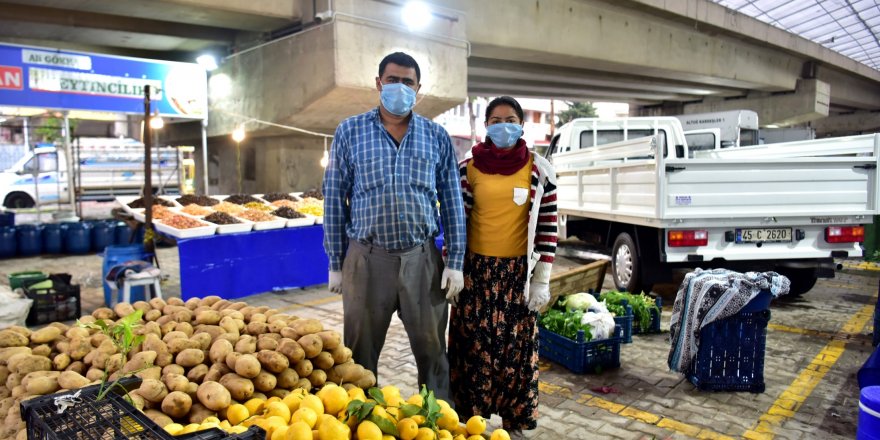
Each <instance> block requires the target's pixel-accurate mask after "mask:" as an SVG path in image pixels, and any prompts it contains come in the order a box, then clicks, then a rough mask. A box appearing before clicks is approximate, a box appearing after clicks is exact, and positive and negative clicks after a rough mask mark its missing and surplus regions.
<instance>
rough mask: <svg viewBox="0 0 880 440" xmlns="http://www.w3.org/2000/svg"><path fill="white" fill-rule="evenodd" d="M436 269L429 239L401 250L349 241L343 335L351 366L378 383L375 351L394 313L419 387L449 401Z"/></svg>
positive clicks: (444, 311) (444, 313) (444, 310)
mask: <svg viewBox="0 0 880 440" xmlns="http://www.w3.org/2000/svg"><path fill="white" fill-rule="evenodd" d="M442 271H443V261H442V259H441V258H440V253H439V252H438V251H437V248H436V247H434V243H433V241H430V240H429V241H427V242H425V243H424V244H423V245H421V246H416V247H414V248H412V249H408V250H406V251H388V250H385V249H383V248H380V247H377V246H371V245H365V244H362V243H359V242H355V241H352V242H350V243H349V245H348V252H347V253H346V254H345V260H344V262H343V264H342V307H343V311H344V313H345V315H344V320H345V330H344V334H345V335H344V337H345V345H346V347H348V348H350V349H351V352H352V357H353V358H354V360H355V362H357V363H359V364H361V365H363V366H364V368H367V369H369V370H371V371H373V373H376V378H377V380H378V377H379V375H378V371H377V366H378V363H379V353H380V352H381V351H382V346H384V345H385V335H386V333H387V332H388V326H389V325H390V324H391V316H392V314H393V313H394V312H395V311H397V312H398V316H400V320H401V321H403V326H404V328H405V329H406V333H407V335H408V336H409V344H410V348H411V349H412V352H413V355H415V358H416V366H417V367H418V370H419V388H421V385H422V384H424V385H426V386H427V387H428V389H429V390H433V391H434V394H435V395H436V396H437V398H438V399H444V400H446V401H449V402H451V400H450V394H449V361H448V360H447V358H446V340H445V337H446V323H447V320H448V315H449V309H448V307H447V305H446V296H445V295H444V294H443V292H442V291H441V290H440V275H441V273H442Z"/></svg>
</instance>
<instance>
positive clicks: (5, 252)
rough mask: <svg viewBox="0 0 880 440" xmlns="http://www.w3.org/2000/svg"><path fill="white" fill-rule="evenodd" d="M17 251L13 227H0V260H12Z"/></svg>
mask: <svg viewBox="0 0 880 440" xmlns="http://www.w3.org/2000/svg"><path fill="white" fill-rule="evenodd" d="M17 251H18V243H16V240H15V227H13V226H0V258H12V257H14V256H15V253H16V252H17Z"/></svg>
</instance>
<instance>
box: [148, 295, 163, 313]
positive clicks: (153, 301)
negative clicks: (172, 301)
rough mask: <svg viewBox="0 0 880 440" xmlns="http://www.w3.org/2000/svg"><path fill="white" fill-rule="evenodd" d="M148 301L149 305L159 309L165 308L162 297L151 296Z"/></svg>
mask: <svg viewBox="0 0 880 440" xmlns="http://www.w3.org/2000/svg"><path fill="white" fill-rule="evenodd" d="M148 302H149V303H150V307H152V308H154V309H156V310H160V311H161V310H162V309H163V308H165V305H166V303H165V300H164V299H162V298H153V299H151V300H150V301H148Z"/></svg>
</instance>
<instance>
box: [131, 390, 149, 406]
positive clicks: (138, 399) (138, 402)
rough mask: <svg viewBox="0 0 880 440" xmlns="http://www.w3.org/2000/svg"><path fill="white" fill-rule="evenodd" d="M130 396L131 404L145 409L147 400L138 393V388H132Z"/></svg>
mask: <svg viewBox="0 0 880 440" xmlns="http://www.w3.org/2000/svg"><path fill="white" fill-rule="evenodd" d="M128 398H129V400H130V402H129V403H131V406H133V407H135V408H137V409H138V410H140V411H143V410H144V406H146V401H145V400H144V398H143V396H141V395H140V394H138V390H132V391H130V392H129V393H128Z"/></svg>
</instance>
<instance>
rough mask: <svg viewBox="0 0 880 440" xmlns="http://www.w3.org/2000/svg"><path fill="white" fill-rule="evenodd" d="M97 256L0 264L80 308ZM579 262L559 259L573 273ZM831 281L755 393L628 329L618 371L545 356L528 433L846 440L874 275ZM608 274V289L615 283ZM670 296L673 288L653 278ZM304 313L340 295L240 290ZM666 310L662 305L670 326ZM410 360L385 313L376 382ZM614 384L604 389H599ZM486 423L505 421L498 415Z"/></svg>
mask: <svg viewBox="0 0 880 440" xmlns="http://www.w3.org/2000/svg"><path fill="white" fill-rule="evenodd" d="M158 254H159V257H160V262H161V264H162V267H163V270H164V272H165V273H166V274H168V275H169V278H168V280H166V282H165V283H164V284H163V291H164V293H165V295H166V296H170V295H179V294H180V284H179V276H178V273H177V271H178V269H177V268H178V265H177V252H176V249H175V248H163V249H159V251H158ZM101 262H102V260H101V257H99V256H96V255H89V256H82V257H34V258H22V259H14V260H2V261H0V284H5V283H6V282H7V281H6V275H7V274H9V273H12V272H16V271H21V270H33V269H37V270H43V271H48V272H68V273H71V274H73V275H74V280H75V281H76V282H78V283H80V284H81V285H82V287H83V289H82V295H83V301H82V306H83V312H84V313H88V312H90V311H91V310H94V309H95V308H96V307H100V306H101V305H102V303H103V292H102V290H101V287H100V278H101V274H100V272H101ZM581 263H582V262H581V261H578V260H572V259H562V261H560V262H559V264H557V265H556V267H555V268H554V269H555V270H557V271H563V270H569V269H571V268H572V267H576V266H577V265H578V264H581ZM845 263H846V268H845V269H844V270H843V271H842V272H841V273H839V274H838V276H837V278H835V279H832V280H820V281H819V283H818V284H817V287H816V288H815V289H814V290H813V291H812V292H810V293H808V294H807V295H805V296H804V297H803V298H802V299H793V300H779V301H775V302H774V303H773V306H772V319H771V324H770V327H769V330H768V333H767V351H766V356H765V362H766V363H765V368H764V377H765V382H766V386H767V389H766V391H765V392H764V393H762V394H750V393H709V392H700V391H698V390H696V389H695V388H694V386H693V385H691V384H690V382H688V381H687V380H685V379H683V378H682V377H680V376H678V375H677V374H674V373H670V372H669V371H668V368H667V367H666V357H667V353H668V349H669V343H668V341H667V335H668V333H664V334H658V335H650V336H635V337H634V343H633V344H628V345H624V346H623V349H622V354H621V364H622V366H621V368H620V369H617V370H613V371H606V372H604V373H602V374H600V375H575V374H571V373H570V372H568V371H567V370H566V369H565V368H563V367H561V366H559V365H556V364H553V363H545V362H542V373H541V406H540V411H541V418H540V420H539V427H538V429H536V430H535V431H533V432H531V433H529V437H530V438H536V439H557V438H571V439H586V438H613V439H640V438H674V439H677V438H741V437H746V438H768V439H769V438H781V439H800V438H841V439H843V438H853V437H854V436H855V432H856V420H857V414H858V384H857V382H856V373H857V371H858V369H859V368H860V366H861V364H862V363H863V362H864V361H865V359H866V358H867V357H868V355H869V354H870V353H871V351H872V347H871V344H870V332H871V331H872V327H871V324H872V320H871V317H872V316H873V310H874V304H875V303H876V300H877V294H878V281H880V271H876V270H872V269H876V266H874V267H869V266H866V265H860V262H858V261H849V262H845ZM609 280H610V276H608V277H606V288H610V287H611V286H610V284H609ZM655 291H657V292H660V293H661V294H662V296H664V300H665V301H664V303H666V304H672V301H673V299H674V294H675V293H674V291H675V286H674V285H667V286H657V288H656V289H655ZM244 300H245V301H247V302H248V303H251V304H254V305H268V306H271V307H276V308H279V309H282V310H284V311H287V312H290V313H293V314H297V315H299V316H307V317H315V318H318V319H321V320H322V321H323V322H324V324H325V326H328V327H331V328H333V329H336V330H339V331H341V330H342V302H341V301H340V298H339V297H338V296H336V295H332V294H330V293H329V292H328V291H327V290H326V287H325V286H319V287H315V288H311V289H305V290H295V291H287V292H283V293H280V294H276V293H266V294H262V295H255V296H251V297H247V298H244ZM669 315H670V307H666V308H665V309H664V311H663V328H664V329H668V327H669V323H668V320H669ZM415 377H416V368H415V363H414V360H413V357H412V355H411V354H410V350H409V344H408V342H407V338H406V334H405V332H404V330H403V326H402V324H401V323H400V321H399V320H397V319H396V318H395V319H394V320H393V321H392V325H391V329H390V331H389V335H388V340H387V343H386V348H385V350H384V351H383V353H382V357H381V359H380V372H379V380H380V382H382V383H384V384H388V383H392V384H395V385H398V386H399V387H401V389H402V390H403V391H404V392H405V393H412V392H415V391H416V379H415ZM603 386H604V387H611V388H613V389H614V391H615V392H612V393H609V394H602V393H601V392H599V391H594V389H598V388H599V387H603ZM490 425H493V426H498V425H500V419H498V418H497V417H494V418H493V419H492V420H491V422H490Z"/></svg>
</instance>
